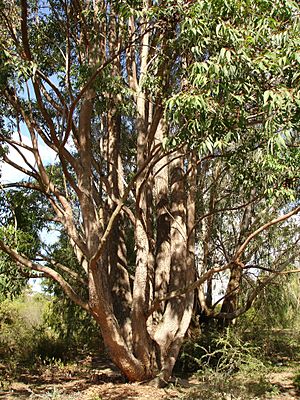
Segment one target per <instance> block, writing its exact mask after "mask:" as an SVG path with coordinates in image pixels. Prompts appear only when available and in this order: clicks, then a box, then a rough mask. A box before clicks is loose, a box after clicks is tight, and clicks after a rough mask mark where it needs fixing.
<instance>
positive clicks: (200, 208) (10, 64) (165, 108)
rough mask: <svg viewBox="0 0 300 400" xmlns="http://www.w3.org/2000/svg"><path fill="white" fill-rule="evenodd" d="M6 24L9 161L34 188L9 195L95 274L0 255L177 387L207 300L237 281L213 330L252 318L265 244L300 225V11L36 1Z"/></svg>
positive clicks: (119, 350) (5, 12)
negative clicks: (211, 288) (239, 287)
mask: <svg viewBox="0 0 300 400" xmlns="http://www.w3.org/2000/svg"><path fill="white" fill-rule="evenodd" d="M1 15H2V22H1V32H3V35H2V39H1V48H2V52H3V58H2V59H1V63H2V64H1V102H2V103H3V104H4V105H6V107H5V109H4V110H5V113H6V114H4V117H5V118H4V120H3V121H4V123H3V125H4V126H3V128H5V129H3V132H2V133H1V136H0V139H1V143H2V144H3V145H2V146H3V147H2V152H1V154H2V158H3V161H4V162H5V163H7V164H9V165H11V166H12V167H14V168H15V169H17V170H19V171H21V172H23V173H25V174H26V175H27V177H28V178H27V179H24V180H23V181H22V182H16V183H14V184H10V185H9V187H12V186H13V187H15V188H18V189H21V188H26V189H30V190H32V191H36V192H38V193H39V194H40V195H41V196H42V198H43V202H44V203H45V204H46V203H47V204H48V205H49V206H50V207H51V209H52V213H53V215H51V216H48V217H47V215H46V219H47V218H49V219H50V220H52V221H54V222H55V223H56V224H57V226H59V227H60V229H61V232H62V233H63V234H64V235H65V237H67V238H68V239H67V240H68V245H70V246H71V248H72V250H73V252H74V255H75V257H76V259H77V263H78V265H79V266H80V268H81V271H80V272H79V271H78V270H77V267H75V266H74V264H73V263H71V262H70V259H66V262H67V264H68V265H63V264H62V263H61V262H60V261H61V260H58V259H56V257H57V253H56V252H55V251H53V252H52V254H46V255H45V253H43V252H41V254H39V257H40V259H39V260H44V261H47V264H46V265H45V264H44V263H42V262H39V260H36V259H34V258H33V257H32V256H31V254H26V253H24V252H23V251H22V250H21V249H19V250H18V248H16V247H15V246H14V245H13V243H11V242H9V240H7V238H6V237H3V238H1V240H0V248H1V250H2V251H3V252H4V253H6V254H8V255H9V256H10V257H11V259H12V260H13V261H14V262H16V263H17V264H18V265H19V266H21V267H23V268H25V269H29V270H34V271H37V272H38V273H42V274H43V275H46V276H48V277H50V278H52V279H54V280H55V281H56V282H57V283H59V284H60V285H61V287H62V289H63V291H64V293H65V294H66V295H67V296H69V298H70V299H71V300H72V301H73V302H74V303H76V304H77V305H79V306H80V307H82V308H83V309H84V310H85V311H87V312H88V313H90V314H91V315H92V317H93V318H94V319H95V321H96V322H97V324H98V325H99V327H100V329H101V334H102V337H103V340H104V343H105V345H106V347H107V349H108V350H109V353H110V355H111V358H112V360H113V361H114V363H115V364H116V365H117V366H118V367H119V368H120V369H121V371H122V372H123V373H124V374H125V375H126V376H127V378H128V379H129V380H144V379H149V378H153V377H155V376H157V375H158V376H159V379H160V380H161V382H162V383H165V382H166V381H167V380H168V378H169V377H170V375H171V373H172V369H173V366H174V363H175V361H176V358H177V355H178V352H179V350H180V347H181V344H182V341H183V338H184V335H185V333H186V330H187V328H188V326H189V323H190V319H191V315H192V310H193V303H194V289H195V288H198V287H200V286H201V285H202V284H204V283H205V282H206V281H209V280H210V279H211V278H212V277H213V276H214V275H215V274H216V273H218V272H222V271H226V270H229V271H230V273H231V278H230V280H229V292H227V297H226V300H225V302H226V301H227V303H230V304H231V307H230V308H229V309H226V310H224V309H223V310H222V312H221V313H214V317H216V318H225V319H230V318H231V319H232V318H233V317H236V316H237V315H239V314H241V313H242V312H244V311H245V310H246V309H247V308H249V307H248V306H250V305H251V303H252V302H253V300H254V298H255V296H256V295H257V294H258V292H259V290H260V288H262V287H264V286H265V285H266V284H267V283H268V279H269V278H268V277H267V278H266V279H264V280H263V282H259V281H258V280H257V281H256V282H255V283H256V284H257V286H256V288H254V289H253V291H252V294H251V296H250V297H249V299H248V301H247V302H246V306H244V307H242V308H239V307H238V305H237V301H236V299H233V300H232V296H231V294H232V289H231V288H232V287H233V289H234V290H236V289H235V287H236V283H240V281H241V276H242V272H243V271H245V270H249V268H251V264H252V258H251V257H252V253H253V249H252V246H253V243H256V239H257V238H258V237H259V234H260V233H261V232H264V231H265V230H267V229H268V228H270V227H274V226H275V225H276V224H278V223H280V222H283V221H286V220H287V219H288V218H290V217H292V216H293V215H296V214H297V213H298V212H299V210H300V207H299V206H298V205H297V200H296V191H297V188H298V187H297V185H294V183H293V185H290V184H285V183H287V182H295V181H296V179H297V177H298V176H299V151H298V146H299V142H298V139H297V132H298V129H299V125H298V124H299V118H298V116H299V72H298V64H299V56H298V48H299V46H298V45H299V26H300V25H299V6H298V5H297V3H294V2H292V1H275V2H274V1H272V2H271V1H265V2H264V3H263V4H261V2H258V1H249V2H245V3H242V4H241V2H239V1H233V0H232V1H229V2H227V3H226V4H225V3H223V2H211V1H195V2H183V1H177V2H174V1H164V2H157V1H155V2H154V1H153V2H152V1H150V0H144V1H128V2H122V1H101V0H97V1H94V2H85V1H76V2H68V1H64V0H55V1H52V0H51V1H47V2H45V3H43V4H41V3H39V2H38V3H36V2H29V1H28V2H27V1H26V0H22V1H21V2H20V4H19V5H12V4H11V3H10V2H5V1H4V2H2V3H1ZM270 38H271V40H270ZM7 146H10V148H13V149H14V150H15V151H16V152H17V153H18V154H19V155H20V157H21V160H22V161H21V162H18V161H16V160H14V159H12V158H11V157H10V154H9V153H8V152H7ZM43 146H46V148H47V149H48V151H53V152H54V153H55V154H56V160H57V167H55V168H47V165H46V162H45V159H44V157H43V156H42V147H43ZM258 164H260V168H259V169H258V168H257V165H258ZM57 170H60V171H61V173H62V176H61V178H58V174H57ZM3 186H4V188H5V187H7V185H3ZM254 188H255V190H254ZM44 203H43V204H44ZM219 205H220V206H221V208H219ZM233 211H236V212H235V213H231V212H233ZM257 212H258V213H259V215H257V218H256V219H255V220H253V217H254V215H255V213H257ZM212 216H214V218H212ZM207 218H208V219H207ZM205 220H207V221H206V222H207V223H206V224H205V225H204V224H202V226H201V225H199V224H200V222H201V221H202V222H203V221H205ZM221 224H222V226H221ZM224 224H225V225H224ZM225 226H226V227H227V226H229V227H230V229H231V230H232V234H231V230H230V229H228V230H226V229H225ZM198 227H201V228H203V230H202V231H200V230H199V228H198ZM237 228H238V230H237ZM224 231H225V233H226V236H227V237H228V239H227V237H226V239H225V241H224V240H223V239H222V237H221V235H222V234H223V233H224ZM199 232H201V234H200V233H199ZM132 233H133V234H134V245H135V254H134V256H132V255H130V257H128V250H130V249H132ZM230 237H231V238H234V239H233V240H231V243H230ZM197 239H199V241H198V242H196V240H197ZM215 239H217V240H219V239H220V240H221V241H220V240H219V241H220V246H221V252H220V251H219V252H218V253H217V252H216V249H215V243H214V241H215ZM293 240H294V241H295V242H297V239H296V238H295V237H294V236H293ZM232 243H233V244H232ZM202 247H203V264H204V266H203V268H202V269H201V268H200V269H198V271H197V273H198V274H199V276H198V279H197V278H196V268H195V260H196V249H197V248H198V249H199V248H200V249H202ZM226 247H227V248H226ZM212 253H213V255H214V258H215V261H212V260H213V259H212V257H211V255H212ZM281 254H284V251H283V252H281V253H280V254H279V256H280V255H281ZM216 255H217V256H216ZM59 257H60V256H59ZM129 260H130V262H131V263H132V262H133V261H134V262H135V265H132V264H130V263H129V262H128V261H129ZM248 262H249V264H250V265H248ZM284 266H285V265H283V267H284ZM277 267H278V265H277V264H274V265H273V266H272V268H270V271H269V272H270V274H272V276H273V275H274V273H275V274H278V273H279V272H281V267H280V268H277ZM283 267H282V268H283ZM252 268H257V265H255V266H254V267H252ZM75 282H82V285H84V286H85V289H83V290H81V289H79V287H78V284H75ZM232 284H234V286H232ZM230 285H231V286H230ZM232 305H233V307H232ZM224 307H225V306H224Z"/></svg>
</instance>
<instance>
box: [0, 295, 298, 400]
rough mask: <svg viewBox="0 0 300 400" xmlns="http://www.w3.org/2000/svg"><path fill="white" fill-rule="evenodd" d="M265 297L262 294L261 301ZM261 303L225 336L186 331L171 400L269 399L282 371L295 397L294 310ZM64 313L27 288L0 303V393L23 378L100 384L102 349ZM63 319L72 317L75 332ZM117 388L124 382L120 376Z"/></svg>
mask: <svg viewBox="0 0 300 400" xmlns="http://www.w3.org/2000/svg"><path fill="white" fill-rule="evenodd" d="M273 290H275V288H273ZM281 290H284V289H283V288H282V287H281ZM271 295H272V294H271V293H268V299H269V300H270V296H271ZM290 295H291V296H292V295H293V294H292V293H291V294H290ZM278 296H279V297H280V288H279V287H277V297H278ZM262 303H263V301H262V299H260V301H258V302H257V303H256V306H255V307H254V308H253V309H252V310H251V311H250V312H248V313H246V314H245V315H244V316H243V318H240V319H239V320H238V321H237V322H236V323H235V324H234V325H232V326H230V327H228V328H226V329H220V327H218V325H217V323H215V322H214V321H211V322H210V323H208V324H207V323H206V324H203V323H202V324H198V325H196V324H192V325H191V327H190V329H189V331H188V335H187V337H186V339H185V342H184V345H183V348H182V351H181V354H180V356H179V358H178V361H177V363H176V365H175V369H174V376H175V378H174V381H173V383H172V384H171V386H172V385H173V386H174V388H175V389H176V390H177V391H178V397H177V398H178V399H198V400H201V399H203V400H204V399H211V400H214V399H215V400H223V399H224V400H227V399H229V398H230V399H233V400H234V399H245V400H246V399H267V398H270V399H271V398H273V397H274V396H275V398H276V396H278V395H280V393H282V390H283V388H282V387H281V386H280V385H279V384H276V383H274V382H272V380H271V379H270V376H271V375H272V374H274V373H275V374H276V373H285V371H293V377H292V379H293V385H294V387H295V390H296V391H297V390H300V369H299V363H300V330H299V326H300V321H299V315H298V305H297V303H293V302H292V303H291V304H290V308H289V309H288V310H287V309H285V312H284V313H282V310H281V309H280V308H282V307H283V304H282V305H281V307H279V304H277V306H276V302H273V303H272V302H270V301H269V302H266V303H264V304H262ZM68 307H69V308H70V309H69V310H68ZM72 307H73V304H72V303H70V304H69V305H68V306H67V305H66V304H65V303H64V300H62V299H59V298H58V297H55V296H53V295H49V294H46V293H34V292H32V291H31V289H29V288H27V289H25V290H24V291H23V293H22V294H21V295H19V296H17V297H15V298H14V299H10V300H9V299H5V300H2V302H0V359H1V362H0V385H1V390H2V391H3V393H10V388H11V385H12V383H13V382H14V381H22V379H23V380H24V381H27V380H28V379H30V378H29V377H30V376H38V377H39V379H40V380H41V381H43V380H44V379H46V380H47V379H48V380H49V376H50V377H51V379H52V381H53V382H58V381H60V380H64V379H65V380H66V381H68V380H70V379H75V377H77V378H78V376H81V377H82V376H85V377H87V379H88V382H90V383H97V382H98V381H97V376H101V377H102V378H101V379H103V376H102V375H103V374H102V372H101V368H103V367H102V365H103V364H102V363H103V361H104V362H106V361H107V360H108V355H107V353H106V352H105V349H104V346H103V350H102V352H100V353H99V349H97V351H95V349H96V346H95V343H99V333H98V330H97V329H96V326H95V325H94V322H93V321H92V320H88V319H87V318H86V316H85V314H83V313H82V311H81V310H80V309H79V308H78V309H77V310H76V309H75V310H73V309H72ZM66 310H68V311H69V312H66ZM71 313H73V314H74V315H77V322H76V324H74V320H72V318H71ZM80 314H82V316H80ZM280 315H281V317H279V316H280ZM275 317H276V318H275ZM78 321H80V322H78ZM270 321H273V324H270ZM97 368H99V370H97ZM95 371H96V372H95ZM95 374H96V375H95ZM97 374H98V375H97ZM99 374H100V375H99ZM95 376H96V379H95ZM22 377H23V378H22ZM24 377H26V378H24ZM107 379H108V380H109V379H110V378H107ZM187 379H188V380H189V381H191V382H193V384H192V385H190V387H189V388H188V389H186V388H184V385H183V386H182V382H183V380H184V381H187ZM112 381H113V380H112ZM119 381H121V382H123V381H124V380H123V378H122V377H121V376H119V378H118V382H119ZM100 382H102V381H100ZM76 393H77V392H76ZM34 396H35V395H34V392H33V394H32V398H33V399H35V398H36V399H37V398H38V397H34ZM37 396H39V398H44V399H57V400H65V399H69V400H72V399H77V397H76V396H75V394H73V395H71V394H69V395H68V396H66V394H64V393H63V391H59V390H58V391H57V390H56V389H55V386H54V389H53V392H51V393H50V392H49V391H48V392H47V393H43V394H42V395H40V394H39V395H37ZM72 396H75V397H72ZM92 398H95V399H97V400H101V399H102V397H100V396H98V397H97V396H96V397H90V398H88V399H91V400H92ZM116 398H119V397H116ZM170 398H174V396H173V397H170Z"/></svg>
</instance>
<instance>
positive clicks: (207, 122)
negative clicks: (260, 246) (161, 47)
mask: <svg viewBox="0 0 300 400" xmlns="http://www.w3.org/2000/svg"><path fill="white" fill-rule="evenodd" d="M299 27H300V23H299V5H298V4H297V2H293V1H288V0H286V1H271V0H268V1H265V2H264V3H263V4H262V3H261V2H260V1H256V0H252V1H247V2H241V1H235V0H230V1H226V2H223V1H210V0H205V1H199V2H195V3H194V4H193V5H192V6H191V7H190V8H189V9H188V10H187V11H186V13H185V14H184V16H183V19H182V23H181V35H180V36H179V38H178V46H179V47H181V49H182V51H181V54H184V57H185V60H186V61H183V62H182V63H183V65H182V69H183V71H182V75H183V81H184V84H183V85H182V87H181V88H180V90H178V91H177V92H176V93H174V94H173V96H171V97H170V98H169V99H168V100H167V101H166V114H167V117H168V120H169V122H170V124H171V126H172V127H173V129H172V131H173V132H174V134H173V136H171V137H170V138H169V145H171V146H174V145H178V144H179V143H183V142H187V143H188V144H189V146H190V147H191V148H194V149H197V150H198V151H199V153H200V154H201V155H208V154H213V155H218V156H220V155H223V156H224V157H225V159H228V160H229V164H230V166H231V167H233V170H232V173H233V174H234V176H237V178H238V177H239V176H240V179H238V181H239V182H240V184H242V183H243V182H245V181H246V182H248V181H251V182H252V185H253V184H254V185H256V184H257V183H258V182H260V184H263V185H264V189H263V192H264V193H265V194H270V195H271V193H273V192H274V183H275V182H278V181H279V182H280V181H284V179H285V178H291V177H292V176H294V177H295V176H299V168H300V162H299V161H300V160H299V151H298V150H297V149H295V147H293V143H295V141H296V142H298V140H297V132H298V131H299V112H300V108H299V105H300V92H299V79H300V74H299V46H300V40H299V38H300V35H299V33H300V31H299ZM243 184H244V183H243ZM286 189H287V188H286V187H283V186H282V185H279V186H277V187H276V190H275V192H277V193H278V192H280V194H281V195H282V194H284V195H289V196H291V199H292V200H293V198H294V197H293V196H294V194H293V193H292V191H291V190H290V191H287V190H286Z"/></svg>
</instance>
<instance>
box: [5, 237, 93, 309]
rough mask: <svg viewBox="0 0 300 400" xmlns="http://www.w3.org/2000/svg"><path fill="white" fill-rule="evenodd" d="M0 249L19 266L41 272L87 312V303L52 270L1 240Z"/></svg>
mask: <svg viewBox="0 0 300 400" xmlns="http://www.w3.org/2000/svg"><path fill="white" fill-rule="evenodd" d="M0 249H1V250H3V251H4V252H5V253H6V254H8V255H9V256H10V257H11V258H12V259H13V260H14V261H15V262H17V263H19V264H20V266H23V267H26V268H29V269H30V270H34V271H38V272H42V273H43V274H45V275H46V276H48V277H50V278H52V279H54V280H55V281H56V282H57V283H59V284H60V286H61V287H62V289H63V291H64V292H65V294H66V295H67V296H68V297H69V298H70V299H71V300H72V301H74V303H76V304H77V305H79V306H80V307H82V308H83V309H84V310H86V311H89V306H88V303H86V302H85V301H83V300H82V299H81V297H80V296H79V295H78V294H77V293H76V292H75V290H74V289H73V288H72V286H71V285H70V284H69V283H68V282H67V281H66V280H65V279H64V278H63V277H62V276H61V275H60V274H59V273H58V272H56V271H54V270H53V269H52V268H49V267H46V266H44V265H41V264H38V263H35V262H32V261H30V260H29V259H28V258H27V257H25V256H24V255H21V254H19V253H18V252H17V251H15V250H13V249H11V248H10V247H9V246H7V245H6V244H5V243H4V242H3V241H2V240H0Z"/></svg>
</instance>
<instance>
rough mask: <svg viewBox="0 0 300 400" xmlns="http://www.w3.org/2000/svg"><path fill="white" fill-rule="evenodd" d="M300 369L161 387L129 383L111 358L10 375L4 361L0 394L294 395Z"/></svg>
mask: <svg viewBox="0 0 300 400" xmlns="http://www.w3.org/2000/svg"><path fill="white" fill-rule="evenodd" d="M0 368H1V365H0ZM299 371H300V365H299V363H290V364H286V365H284V366H278V367H275V368H274V367H272V369H271V370H270V371H269V372H268V373H267V375H266V376H265V377H264V379H262V378H261V376H260V378H256V376H253V377H251V376H246V375H242V376H239V375H237V376H236V378H234V379H232V378H228V379H226V378H224V376H217V375H210V376H209V378H208V377H207V376H205V377H203V376H202V377H201V376H199V375H193V376H190V377H189V378H187V379H183V378H178V379H177V380H175V381H174V383H173V384H172V385H170V386H169V387H167V388H166V389H157V388H155V387H154V386H153V385H150V384H149V383H147V382H144V383H139V384H138V383H134V384H129V383H126V382H125V381H124V379H123V378H122V376H121V375H120V374H119V373H118V371H117V370H116V369H115V368H114V366H113V365H112V364H111V363H109V362H108V361H107V360H106V361H100V360H92V359H89V358H88V357H87V358H86V359H85V360H83V361H81V362H78V363H72V364H69V365H63V364H61V363H57V362H55V363H53V364H52V365H42V366H40V368H38V369H37V370H36V371H33V370H30V371H29V370H26V369H23V370H22V371H21V372H20V371H19V372H18V375H17V377H16V376H13V377H12V376H10V374H9V371H7V370H5V366H4V365H2V379H1V378H0V384H1V386H2V389H1V390H0V400H4V399H5V400H16V399H20V400H22V399H30V400H108V399H110V400H127V399H128V400H129V399H139V400H149V399H151V400H156V399H165V400H171V399H178V400H179V399H184V400H187V399H194V400H196V399H197V400H204V399H205V400H250V399H255V400H260V399H271V400H296V399H299V398H300V397H299V395H300V393H299V392H297V388H296V386H295V384H294V381H295V377H296V376H297V374H298V375H299ZM241 380H242V381H241ZM241 387H243V390H241Z"/></svg>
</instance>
